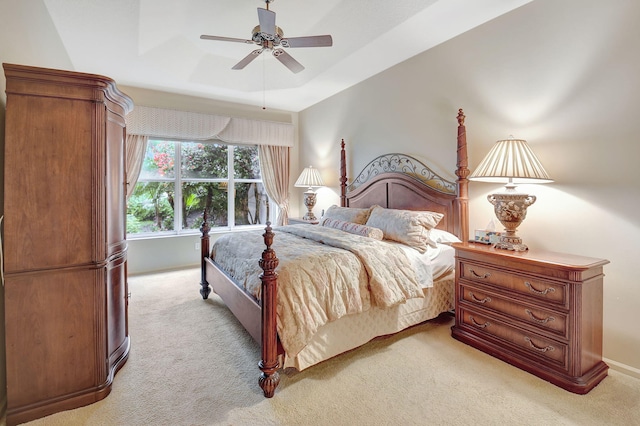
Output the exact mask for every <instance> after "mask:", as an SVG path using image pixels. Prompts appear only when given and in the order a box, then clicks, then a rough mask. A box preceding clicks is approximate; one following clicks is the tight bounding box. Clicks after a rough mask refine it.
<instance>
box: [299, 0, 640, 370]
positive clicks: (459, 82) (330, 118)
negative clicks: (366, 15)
mask: <svg viewBox="0 0 640 426" xmlns="http://www.w3.org/2000/svg"><path fill="white" fill-rule="evenodd" d="M638 16H640V3H638V2H636V1H634V0H613V1H610V2H596V1H588V2H585V1H582V0H563V1H560V2H558V1H556V0H536V1H534V2H532V3H529V4H527V5H525V6H523V7H521V8H519V9H516V10H514V11H512V12H511V13H508V14H506V15H504V16H502V17H499V18H497V19H495V20H493V21H491V22H488V23H486V24H484V25H482V26H480V27H478V28H475V29H473V30H471V31H469V32H467V33H465V34H462V35H460V36H458V37H457V38H455V39H453V40H450V41H448V42H446V43H443V44H441V45H439V46H437V47H436V48H434V49H432V50H430V51H428V52H425V53H423V54H420V55H418V56H416V57H414V58H411V59H410V60H408V61H405V62H404V63H401V64H399V65H397V66H395V67H393V68H392V69H389V70H387V71H385V72H383V73H380V74H378V75H376V76H374V77H372V78H370V79H369V80H367V81H365V82H363V83H361V84H359V85H357V86H354V87H352V88H350V89H347V90H345V91H343V92H341V93H340V94H337V95H335V96H333V97H332V98H330V99H328V100H326V101H324V102H321V103H319V104H316V105H314V106H313V107H310V108H308V109H307V110H305V111H302V112H301V113H300V129H301V132H300V152H301V156H300V161H301V163H302V164H306V163H312V164H316V165H317V167H319V168H321V170H322V173H323V178H324V179H325V181H326V182H327V185H328V186H329V188H326V189H324V190H323V192H321V193H320V194H319V195H318V204H317V206H316V209H317V210H318V211H320V210H321V209H323V208H327V207H328V206H330V205H331V204H333V203H338V202H339V198H338V195H339V187H338V180H337V179H338V174H337V170H338V158H339V157H338V149H339V146H338V142H339V140H340V139H341V138H345V140H346V142H347V155H348V170H349V175H350V177H351V178H353V177H354V175H355V174H356V173H357V172H358V171H360V170H361V169H362V168H363V167H364V166H365V165H366V163H367V162H368V161H369V160H371V159H373V158H374V157H375V156H376V155H379V154H383V153H387V152H404V153H407V154H410V155H413V156H416V157H418V158H423V159H424V158H431V159H433V161H434V162H435V166H436V168H439V169H442V170H448V171H449V175H450V176H451V178H452V179H453V178H455V176H453V175H452V174H451V173H452V171H453V170H454V168H455V140H456V124H457V123H456V120H455V117H456V113H457V109H458V108H464V111H465V114H466V115H467V120H466V124H467V139H468V143H469V156H470V158H469V161H470V168H471V169H473V168H474V167H475V166H477V165H478V163H479V162H480V160H481V159H482V158H483V157H484V155H485V154H486V153H487V152H488V151H489V149H490V148H491V146H492V144H493V142H495V141H496V140H498V139H502V138H505V137H508V136H509V135H510V134H512V135H514V136H515V137H518V138H523V139H527V140H528V141H529V143H530V145H531V146H532V148H533V150H534V152H535V153H536V154H537V155H538V157H539V158H540V160H541V161H542V163H543V164H544V165H545V167H546V169H547V171H548V172H549V173H550V174H551V176H552V177H553V178H554V179H555V183H552V184H548V185H537V186H533V185H529V186H527V185H521V186H520V187H519V188H520V189H522V190H524V191H527V192H529V193H533V194H535V195H536V196H537V197H538V200H537V201H536V203H535V204H534V205H533V206H532V207H531V208H530V209H529V212H528V216H527V219H526V221H525V222H524V224H523V225H522V226H521V228H520V230H519V234H520V236H521V237H523V239H524V241H525V243H527V244H528V245H529V246H530V247H532V248H543V249H548V250H553V251H560V252H570V253H575V254H581V255H586V256H592V257H600V258H606V259H608V260H610V261H611V263H610V264H609V265H607V266H606V267H605V274H606V277H605V289H604V356H605V358H606V361H607V362H608V363H609V365H610V366H612V367H614V368H618V369H621V370H624V371H626V372H628V373H630V374H634V375H636V376H638V377H640V329H639V328H638V327H637V326H636V324H635V320H634V319H635V314H636V313H637V312H638V311H639V310H640V286H638V285H637V282H636V276H637V272H636V270H635V266H634V263H635V262H637V260H636V253H637V250H636V249H635V245H636V241H638V239H639V238H640V216H639V215H638V211H639V210H640V169H639V168H638V167H637V166H636V162H637V161H638V158H640V147H639V144H638V140H637V138H638V136H637V135H638V134H640V120H638V119H637V117H636V108H635V106H636V104H637V99H638V98H639V97H640V79H639V78H638V76H639V75H640V27H639V26H638V25H637V23H636V20H637V19H636V18H637V17H638ZM425 30H426V31H428V29H425ZM380 54H384V52H380ZM496 190H501V188H500V187H499V186H498V187H497V186H496V185H492V184H486V183H475V182H472V183H471V185H470V224H471V229H475V228H484V226H485V225H486V224H487V223H488V222H489V221H490V220H491V219H492V218H494V217H495V216H494V214H493V209H492V206H491V205H490V204H489V203H488V202H487V200H486V196H487V195H488V194H490V193H492V192H494V191H496ZM498 225H499V223H498Z"/></svg>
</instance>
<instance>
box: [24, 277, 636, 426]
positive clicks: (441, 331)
mask: <svg viewBox="0 0 640 426" xmlns="http://www.w3.org/2000/svg"><path fill="white" fill-rule="evenodd" d="M199 281H200V271H199V270H198V269H187V270H181V271H171V272H166V273H159V274H151V275H140V276H134V277H130V278H129V291H130V293H131V299H130V302H129V334H130V336H131V352H130V355H129V359H128V361H127V363H126V364H125V365H124V366H123V368H122V369H121V370H120V371H119V372H118V374H117V375H116V377H115V380H114V383H113V388H112V391H111V394H110V395H109V396H108V397H107V398H105V399H104V400H102V401H99V402H97V403H94V404H91V405H89V406H86V407H81V408H78V409H75V410H70V411H65V412H61V413H57V414H54V415H51V416H48V417H44V418H42V419H38V420H35V421H32V422H29V423H27V424H28V425H30V426H36V425H52V426H57V425H61V426H62V425H64V426H69V425H125V426H126V425H131V426H135V425H145V426H146V425H349V426H355V425H507V424H508V425H536V426H538V425H640V380H639V379H636V378H633V377H630V376H627V375H625V374H622V373H619V372H616V371H612V370H610V371H609V376H608V377H607V378H605V379H604V380H603V381H602V382H601V383H600V384H599V385H598V386H597V387H596V388H594V389H593V390H592V391H591V392H590V393H589V394H587V395H576V394H572V393H570V392H567V391H564V390H562V389H560V388H558V387H556V386H554V385H552V384H550V383H548V382H546V381H544V380H541V379H539V378H537V377H535V376H533V375H531V374H528V373H526V372H524V371H521V370H519V369H517V368H515V367H512V366H510V365H509V364H506V363H504V362H502V361H499V360H497V359H495V358H493V357H491V356H489V355H486V354H484V353H482V352H480V351H477V350H475V349H473V348H471V347H469V346H467V345H465V344H463V343H461V342H458V341H456V340H454V339H453V338H451V335H450V327H451V325H452V323H453V319H452V318H451V317H450V316H444V317H440V318H438V319H436V320H433V321H429V322H427V323H424V324H421V325H419V326H416V327H413V328H411V329H409V330H405V331H404V332H402V333H399V334H397V335H394V336H390V337H385V338H379V339H376V340H374V341H372V342H369V343H368V344H366V345H364V346H363V347H361V348H358V349H356V350H353V351H350V352H348V353H346V354H342V355H340V356H338V357H335V358H333V359H331V360H328V361H326V362H323V363H321V364H319V365H317V366H314V367H311V368H309V369H307V370H305V371H302V372H296V371H289V370H288V371H285V372H282V373H281V381H280V386H279V387H278V389H277V390H276V395H275V396H274V397H273V398H271V399H266V398H264V397H263V396H262V391H261V390H260V388H259V386H258V384H257V380H258V375H259V370H258V368H257V362H258V360H259V359H260V348H259V346H258V345H257V344H256V343H255V342H254V341H253V340H252V339H251V337H250V336H249V335H248V334H247V333H246V332H245V331H244V329H243V328H242V327H241V326H240V325H239V323H238V322H237V321H236V320H235V318H234V317H233V316H232V315H231V313H230V312H229V311H228V310H227V308H226V307H225V305H224V304H223V302H222V301H221V300H220V299H219V298H218V297H217V296H215V295H211V296H210V298H209V300H202V299H201V298H200V295H199V293H198V290H199V288H200V287H199Z"/></svg>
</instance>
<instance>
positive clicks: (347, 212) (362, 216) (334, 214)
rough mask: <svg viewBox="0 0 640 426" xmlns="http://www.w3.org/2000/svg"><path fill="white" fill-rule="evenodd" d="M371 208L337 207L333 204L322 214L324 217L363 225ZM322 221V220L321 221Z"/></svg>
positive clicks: (323, 218)
mask: <svg viewBox="0 0 640 426" xmlns="http://www.w3.org/2000/svg"><path fill="white" fill-rule="evenodd" d="M370 212H371V209H358V208H353V207H339V206H336V205H335V204H334V205H333V206H331V207H329V208H328V209H327V211H326V212H324V216H322V220H325V219H338V220H342V221H344V222H351V223H358V224H360V225H364V224H365V223H367V219H368V218H369V213H370ZM321 222H322V221H321Z"/></svg>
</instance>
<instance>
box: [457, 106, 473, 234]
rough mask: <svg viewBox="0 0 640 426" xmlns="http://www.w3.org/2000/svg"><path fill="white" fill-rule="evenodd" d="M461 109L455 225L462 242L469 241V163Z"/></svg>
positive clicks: (460, 110) (459, 111)
mask: <svg viewBox="0 0 640 426" xmlns="http://www.w3.org/2000/svg"><path fill="white" fill-rule="evenodd" d="M464 119H465V116H464V113H463V112H462V108H460V109H459V110H458V159H457V163H456V176H458V180H457V183H458V197H457V198H456V200H455V205H454V206H455V210H456V220H457V221H459V223H456V225H455V229H456V232H457V234H458V238H460V239H461V240H462V241H467V240H468V239H469V179H467V178H468V177H469V173H470V172H469V169H468V166H469V161H468V158H467V129H466V127H465V125H464Z"/></svg>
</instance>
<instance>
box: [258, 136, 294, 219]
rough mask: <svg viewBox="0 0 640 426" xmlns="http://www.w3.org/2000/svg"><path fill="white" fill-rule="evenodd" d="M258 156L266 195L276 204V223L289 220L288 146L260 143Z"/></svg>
mask: <svg viewBox="0 0 640 426" xmlns="http://www.w3.org/2000/svg"><path fill="white" fill-rule="evenodd" d="M258 148H259V153H258V158H259V159H260V172H261V173H262V183H263V184H264V188H265V190H266V191H267V195H269V198H271V199H272V200H273V201H275V202H276V203H277V204H278V207H279V208H280V209H279V212H278V218H277V220H276V225H277V226H281V225H285V224H286V223H288V222H289V147H286V146H265V145H260V146H259V147H258Z"/></svg>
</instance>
